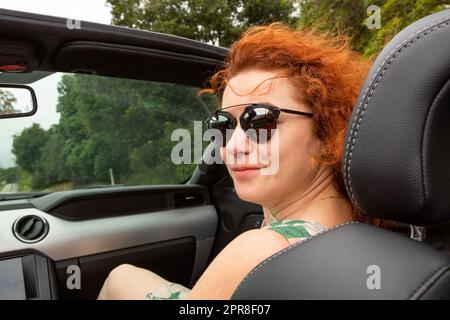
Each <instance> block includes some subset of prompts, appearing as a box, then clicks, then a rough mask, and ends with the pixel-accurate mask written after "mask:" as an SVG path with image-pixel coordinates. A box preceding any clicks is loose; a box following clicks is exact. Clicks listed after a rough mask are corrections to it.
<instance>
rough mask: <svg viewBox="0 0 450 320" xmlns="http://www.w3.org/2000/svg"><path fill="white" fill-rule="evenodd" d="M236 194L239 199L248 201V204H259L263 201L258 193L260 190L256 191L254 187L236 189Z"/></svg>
mask: <svg viewBox="0 0 450 320" xmlns="http://www.w3.org/2000/svg"><path fill="white" fill-rule="evenodd" d="M236 194H237V195H238V197H239V199H241V200H244V201H248V202H253V203H258V204H260V203H261V202H262V200H263V199H262V197H261V195H262V193H261V192H260V190H257V188H255V187H253V188H247V187H245V188H241V187H236Z"/></svg>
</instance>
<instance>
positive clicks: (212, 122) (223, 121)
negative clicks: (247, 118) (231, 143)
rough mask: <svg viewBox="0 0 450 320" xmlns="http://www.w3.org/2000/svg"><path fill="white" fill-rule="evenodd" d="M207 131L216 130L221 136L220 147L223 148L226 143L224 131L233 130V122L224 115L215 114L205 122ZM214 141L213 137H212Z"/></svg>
mask: <svg viewBox="0 0 450 320" xmlns="http://www.w3.org/2000/svg"><path fill="white" fill-rule="evenodd" d="M206 123H207V126H208V129H217V130H219V131H220V133H221V135H222V146H223V147H225V145H226V143H227V136H226V131H227V129H233V127H234V125H233V121H232V119H230V117H229V116H228V115H227V114H226V113H220V112H219V113H215V114H213V115H211V116H210V117H209V118H208V120H207V121H206ZM213 140H214V136H213Z"/></svg>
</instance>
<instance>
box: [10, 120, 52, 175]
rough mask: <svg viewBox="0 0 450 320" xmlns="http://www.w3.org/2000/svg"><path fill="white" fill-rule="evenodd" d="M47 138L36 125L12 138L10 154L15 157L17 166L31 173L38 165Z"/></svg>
mask: <svg viewBox="0 0 450 320" xmlns="http://www.w3.org/2000/svg"><path fill="white" fill-rule="evenodd" d="M47 138H48V134H47V132H46V131H45V130H44V129H42V128H41V126H40V125H39V124H37V123H34V124H33V125H32V126H31V127H30V128H26V129H24V130H23V131H22V133H21V134H20V135H18V136H14V142H13V150H12V152H13V153H14V154H15V155H16V163H17V165H18V166H19V167H21V168H22V169H24V170H25V171H28V172H33V171H34V170H35V169H36V168H37V166H38V164H39V161H40V159H41V156H42V149H43V148H44V146H45V144H46V141H47Z"/></svg>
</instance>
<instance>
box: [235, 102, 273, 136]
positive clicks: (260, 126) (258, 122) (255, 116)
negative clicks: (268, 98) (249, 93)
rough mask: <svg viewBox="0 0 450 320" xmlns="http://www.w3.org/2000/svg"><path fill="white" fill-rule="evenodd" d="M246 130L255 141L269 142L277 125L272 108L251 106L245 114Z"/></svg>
mask: <svg viewBox="0 0 450 320" xmlns="http://www.w3.org/2000/svg"><path fill="white" fill-rule="evenodd" d="M243 123H244V124H245V132H246V134H247V136H248V137H249V138H250V139H251V140H252V141H255V142H258V143H261V142H267V141H269V140H270V138H271V137H272V136H271V134H272V130H273V129H275V127H276V117H275V115H274V113H273V112H272V110H270V109H269V108H265V107H251V108H248V109H247V110H246V112H245V113H244V115H243Z"/></svg>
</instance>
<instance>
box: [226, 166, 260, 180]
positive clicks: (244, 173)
mask: <svg viewBox="0 0 450 320" xmlns="http://www.w3.org/2000/svg"><path fill="white" fill-rule="evenodd" d="M259 169H261V168H259V167H237V168H232V169H231V170H232V171H233V173H234V175H235V177H237V178H244V177H248V176H251V175H254V174H256V173H257V172H258V171H259Z"/></svg>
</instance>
